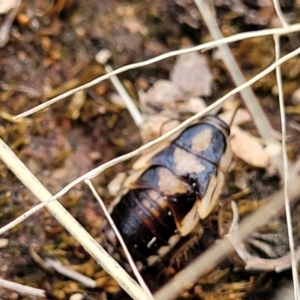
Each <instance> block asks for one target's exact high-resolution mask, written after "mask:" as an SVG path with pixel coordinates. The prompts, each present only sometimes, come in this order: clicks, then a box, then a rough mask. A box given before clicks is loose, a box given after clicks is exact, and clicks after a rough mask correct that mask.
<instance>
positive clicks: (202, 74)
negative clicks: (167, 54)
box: [170, 52, 213, 96]
mask: <svg viewBox="0 0 300 300" xmlns="http://www.w3.org/2000/svg"><path fill="white" fill-rule="evenodd" d="M170 77H171V80H172V82H173V83H174V85H175V86H177V88H178V89H179V90H180V91H182V92H183V93H185V94H187V95H189V96H209V95H210V94H211V84H212V80H213V76H212V74H211V71H210V69H209V67H208V64H207V60H206V57H205V56H204V55H200V54H198V53H196V52H192V53H189V54H184V55H180V56H179V57H178V58H177V61H176V64H175V66H174V68H173V70H172V71H171V75H170Z"/></svg>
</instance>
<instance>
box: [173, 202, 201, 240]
mask: <svg viewBox="0 0 300 300" xmlns="http://www.w3.org/2000/svg"><path fill="white" fill-rule="evenodd" d="M199 219H200V218H199V215H198V213H197V203H195V205H194V206H193V207H192V209H191V210H190V211H189V212H188V213H187V214H186V215H185V217H184V218H183V220H182V221H181V222H177V220H176V218H175V222H176V226H177V228H178V230H179V232H180V234H181V235H182V236H185V235H188V234H189V233H191V232H192V231H193V230H194V228H195V227H196V225H197V224H198V222H199Z"/></svg>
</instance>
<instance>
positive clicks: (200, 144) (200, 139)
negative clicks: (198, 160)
mask: <svg viewBox="0 0 300 300" xmlns="http://www.w3.org/2000/svg"><path fill="white" fill-rule="evenodd" d="M212 136H213V133H212V129H211V128H210V127H208V128H204V129H203V130H202V131H200V132H198V133H197V134H196V135H195V136H194V137H193V138H192V144H191V150H192V151H193V152H196V153H199V152H202V151H204V150H206V149H207V148H209V146H210V144H211V140H212Z"/></svg>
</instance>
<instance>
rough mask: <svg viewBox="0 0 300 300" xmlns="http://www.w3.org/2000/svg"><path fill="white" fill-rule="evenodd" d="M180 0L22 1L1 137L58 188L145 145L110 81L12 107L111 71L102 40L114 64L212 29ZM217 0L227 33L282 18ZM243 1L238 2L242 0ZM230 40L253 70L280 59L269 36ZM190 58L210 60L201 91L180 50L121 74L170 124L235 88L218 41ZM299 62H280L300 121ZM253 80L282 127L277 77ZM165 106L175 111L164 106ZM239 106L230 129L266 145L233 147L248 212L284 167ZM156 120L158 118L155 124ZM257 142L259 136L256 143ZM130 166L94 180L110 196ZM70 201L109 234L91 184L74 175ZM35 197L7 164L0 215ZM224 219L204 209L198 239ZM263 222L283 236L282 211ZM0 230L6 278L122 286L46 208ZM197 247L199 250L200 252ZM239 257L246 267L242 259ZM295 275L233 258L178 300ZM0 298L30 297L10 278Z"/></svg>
mask: <svg viewBox="0 0 300 300" xmlns="http://www.w3.org/2000/svg"><path fill="white" fill-rule="evenodd" d="M2 2H3V1H2ZM2 2H0V3H2ZM4 2H5V1H4ZM177 2H180V5H181V6H178V5H175V4H171V3H170V2H168V1H153V2H151V3H131V2H122V3H121V2H119V1H102V2H101V4H99V3H97V2H95V1H85V3H81V2H80V1H74V0H68V1H55V2H52V1H46V2H43V3H41V2H36V1H29V2H26V1H25V2H22V4H21V6H20V8H19V9H18V11H17V14H16V17H15V18H14V22H13V23H12V26H11V27H10V31H9V40H8V43H7V44H6V46H5V47H3V48H1V49H0V52H1V55H0V137H1V138H2V139H3V140H5V141H6V142H7V143H8V144H9V145H10V147H11V148H12V149H13V150H14V151H15V153H16V154H17V155H18V156H19V157H20V158H21V159H22V160H23V161H24V162H25V163H26V165H27V166H28V167H29V168H30V169H31V170H32V172H33V173H34V174H36V175H37V176H38V177H39V179H40V180H41V181H42V182H43V183H44V184H45V185H46V186H47V188H49V190H51V191H52V192H57V191H58V190H60V189H61V188H62V187H63V186H64V185H65V184H67V183H69V182H70V181H72V180H73V179H74V178H76V177H78V176H79V175H81V174H83V173H85V172H86V171H88V170H90V169H92V168H93V167H94V166H97V165H99V164H101V163H103V162H106V161H108V160H110V159H112V158H114V157H117V156H119V155H120V154H122V153H126V152H128V151H130V150H133V149H135V148H137V146H138V145H140V144H141V138H140V133H139V131H138V129H137V128H136V127H135V125H134V124H133V122H132V120H131V118H130V116H129V114H128V113H127V112H126V110H124V108H123V107H122V106H121V105H119V104H118V103H116V102H114V101H108V99H110V98H111V96H112V95H113V93H114V88H113V87H112V85H111V84H110V83H109V82H103V83H101V84H99V85H98V86H97V87H95V88H92V89H89V90H87V91H84V92H82V93H78V94H76V95H74V97H72V98H71V99H69V100H67V101H63V102H60V103H57V104H56V105H55V106H53V107H50V108H49V109H47V110H45V111H42V112H40V113H37V114H35V115H33V116H32V117H30V118H27V119H24V120H20V121H17V122H16V121H14V120H13V119H12V116H13V115H16V114H18V113H20V112H21V111H25V110H27V109H28V108H31V107H33V106H36V105H38V104H39V103H41V102H44V101H45V99H46V98H51V97H53V96H55V95H58V94H60V93H62V92H63V91H66V90H68V89H70V88H72V87H75V86H78V85H80V84H83V83H85V82H88V81H89V80H91V79H93V78H95V77H96V76H99V75H100V74H104V73H105V70H104V68H103V67H102V66H100V65H99V63H97V62H95V59H94V57H95V55H96V54H97V53H98V52H99V50H101V49H102V48H107V49H109V50H110V51H111V53H112V66H113V67H114V68H117V67H119V66H122V65H125V64H127V63H131V62H136V61H142V60H144V59H147V58H149V57H154V56H156V55H159V54H161V53H163V52H167V51H169V50H173V49H179V48H181V47H184V46H186V45H187V44H193V43H199V41H201V42H203V41H206V40H208V39H210V36H209V34H208V32H207V30H206V29H205V26H204V25H203V24H201V21H200V19H199V15H198V13H196V12H195V9H194V7H193V5H191V4H190V3H188V5H185V4H184V1H177ZM218 2H219V3H220V5H222V9H220V10H217V12H218V15H217V17H218V19H219V23H220V24H221V29H222V31H223V33H224V34H225V35H229V34H234V33H237V32H242V31H246V30H249V27H247V26H248V25H247V23H249V22H250V23H252V25H251V26H254V27H252V29H253V28H254V29H261V27H260V26H261V24H264V26H266V24H270V26H273V24H274V23H275V21H274V20H275V18H276V16H275V13H274V10H273V9H271V8H270V7H266V8H262V7H259V6H255V7H253V6H250V7H249V6H247V5H246V2H245V3H243V4H242V6H237V5H236V6H235V7H236V8H239V7H241V8H242V9H243V10H240V11H235V10H233V11H229V10H228V9H226V3H227V2H228V1H218ZM247 2H249V1H247ZM290 2H292V1H290ZM230 3H232V1H230ZM235 3H239V5H241V1H235ZM253 11H255V14H253ZM249 12H251V13H249ZM293 12H294V14H290V15H289V16H291V18H292V17H293V16H294V19H293V20H292V22H297V21H299V17H298V16H299V4H297V6H295V7H294V11H293ZM8 13H9V12H8ZM178 16H179V17H178ZM253 16H255V18H254V17H253ZM6 17H7V15H1V16H0V22H1V25H0V26H3V25H4V22H5V18H6ZM250 17H251V18H250ZM178 20H180V21H181V22H182V23H181V24H180V23H179V22H178ZM255 20H256V21H257V23H255V22H254V21H255ZM253 23H255V24H254V25H253ZM124 24H125V26H124ZM182 24H183V25H182ZM257 24H258V25H257ZM190 25H192V27H190ZM200 25H201V26H200ZM285 40H286V44H285V45H284V51H283V52H284V53H287V52H289V51H291V50H292V49H294V48H296V47H298V46H299V36H298V34H294V35H289V36H287V37H286V38H285ZM128 41H130V42H128ZM187 41H188V42H187ZM231 47H232V50H233V52H234V54H235V57H236V59H237V61H238V62H239V63H240V65H241V67H242V70H243V72H244V74H245V76H246V77H249V78H250V77H251V76H253V74H256V73H258V72H259V71H261V70H262V69H263V68H265V67H266V66H267V65H268V64H269V63H270V62H271V61H272V60H273V58H274V57H273V53H272V51H273V50H272V49H273V48H272V47H273V42H272V39H271V38H266V37H264V38H257V39H251V40H245V41H242V42H239V43H235V44H234V45H232V46H231ZM200 57H202V58H200ZM203 57H205V59H204V58H203ZM214 58H216V59H214ZM193 59H195V61H194V60H192V61H193V62H194V63H193V64H192V67H196V66H198V65H199V67H197V68H201V69H202V68H204V69H205V70H206V71H205V73H206V74H207V76H205V79H204V80H203V82H201V83H203V84H204V83H205V84H204V86H203V87H202V89H201V91H200V90H198V88H200V85H197V81H196V83H195V81H194V80H196V79H197V78H198V79H197V80H198V81H199V80H201V76H203V73H200V72H199V70H197V68H194V69H193V68H192V69H185V67H180V65H177V64H176V62H175V61H174V60H166V61H162V62H161V63H159V64H156V65H153V66H149V67H147V68H144V69H140V70H135V71H132V72H128V73H126V74H124V75H122V76H120V79H121V80H123V82H124V83H125V84H126V86H127V88H128V91H129V93H130V94H131V95H132V96H133V98H134V97H135V96H136V95H137V94H140V95H141V94H142V93H141V91H143V92H144V93H145V92H146V96H145V97H148V98H147V99H146V100H145V98H143V96H141V97H140V100H141V104H140V105H141V108H142V109H143V105H144V102H147V101H148V102H150V103H151V104H152V105H153V106H152V107H151V108H152V110H150V111H149V112H147V113H148V114H153V113H154V114H157V112H158V111H160V110H162V116H161V115H160V116H159V118H161V121H160V122H161V123H164V122H165V121H167V120H168V118H169V117H170V115H172V114H174V115H175V116H176V118H177V117H178V116H181V115H183V116H184V117H185V116H187V115H189V114H191V112H192V113H194V112H195V110H196V111H199V110H200V108H201V107H205V105H207V104H209V103H211V102H212V101H214V100H215V99H217V98H219V97H220V96H221V95H223V94H224V93H225V92H226V91H228V90H230V89H232V82H231V80H230V78H229V76H228V73H227V71H226V69H225V68H224V65H223V63H222V61H221V60H220V59H217V52H215V51H211V52H207V53H204V54H201V56H200V55H199V54H194V55H193ZM205 60H206V63H204V61H205ZM179 61H180V58H179ZM174 65H176V67H175V68H174ZM173 68H174V69H173ZM172 70H173V73H172ZM186 70H187V73H185V72H186ZM299 70H300V68H299V62H298V59H293V60H291V61H290V62H289V63H287V64H285V65H284V66H283V67H282V72H283V74H284V75H283V77H284V79H286V80H285V81H284V92H285V98H286V100H287V102H286V104H287V105H288V106H289V107H291V109H290V110H289V115H288V121H289V122H292V121H293V122H296V123H299V122H300V120H299V112H298V110H297V106H294V105H295V104H298V100H297V99H298V96H297V94H296V90H297V89H298V88H299V87H298V82H299V76H300V74H299ZM170 73H172V74H173V75H172V76H173V77H172V78H173V82H172V81H169V74H170ZM178 74H179V75H180V76H184V77H183V78H185V79H186V82H187V83H188V85H187V86H185V87H184V88H183V90H180V89H179V88H178V82H179V79H176V80H175V78H182V77H180V76H179V75H178ZM210 74H211V75H210ZM175 75H176V76H175ZM177 76H179V77H177ZM189 76H192V78H189ZM198 76H200V77H198ZM211 76H212V77H213V81H212V78H211ZM199 78H200V79H199ZM125 79H126V81H124V80H125ZM174 82H176V84H175V83H174ZM181 82H182V80H180V83H181ZM174 84H175V87H174ZM150 86H151V89H149V87H150ZM195 87H196V88H195ZM254 89H255V91H256V93H257V94H258V95H259V98H260V100H261V105H262V106H263V108H264V110H265V112H266V114H267V117H268V118H269V120H270V122H271V123H272V125H273V127H274V129H275V130H277V131H279V129H280V122H279V118H278V104H277V92H278V91H277V90H276V88H275V77H274V76H273V75H270V76H267V77H266V78H265V79H264V80H261V81H259V82H258V83H257V84H255V85H254ZM147 90H148V91H147ZM194 92H195V93H196V96H199V95H200V96H203V97H205V101H203V99H200V98H190V96H192V95H194V94H193V93H194ZM187 94H188V95H187ZM166 95H170V96H172V99H171V100H170V101H166V100H167V98H166ZM292 95H293V97H292V98H291V96H292ZM191 99H194V100H191ZM168 100H169V99H168ZM143 101H144V102H143ZM167 105H170V107H168V106H167ZM189 105H190V106H189ZM191 107H192V108H191ZM195 107H196V108H195ZM168 110H169V114H167V115H163V114H164V113H166V111H168ZM241 112H243V110H241ZM241 114H242V113H238V114H237V117H236V119H238V118H241V121H235V122H236V123H235V124H238V126H240V127H239V129H233V132H234V130H236V132H238V133H237V134H235V137H234V138H233V141H232V143H235V142H238V143H240V144H243V145H246V144H247V145H248V146H247V148H248V150H249V148H250V147H251V150H252V149H254V148H253V146H252V145H253V143H255V147H256V149H257V150H255V151H254V150H252V151H247V152H244V151H241V148H240V147H236V155H237V156H238V157H239V158H237V159H236V160H235V162H234V165H233V169H232V171H231V173H230V174H229V176H228V184H227V185H226V187H225V189H224V195H222V197H221V200H222V199H224V198H230V196H231V195H234V194H235V193H238V192H239V191H240V189H242V188H247V189H248V190H249V191H250V192H249V194H247V195H246V196H245V195H244V196H241V197H240V198H238V199H236V200H237V203H238V207H239V213H240V215H241V217H243V216H244V215H247V214H249V213H250V212H251V211H254V210H256V209H258V208H259V207H260V205H261V204H262V203H264V201H265V199H266V198H267V197H268V196H270V195H272V194H273V192H274V191H275V190H276V189H277V188H278V186H279V178H278V175H277V174H274V173H273V172H272V173H269V172H268V169H267V165H268V155H267V154H266V151H264V148H263V146H262V144H261V143H260V141H259V140H258V138H259V137H258V134H257V131H256V129H255V128H254V127H253V124H252V121H251V119H249V118H248V117H247V112H246V111H244V116H241V117H239V116H240V115H241ZM149 119H150V117H149ZM176 122H178V121H177V120H174V123H173V124H172V123H171V122H170V123H169V124H167V125H166V127H165V130H168V128H172V127H174V124H175V123H176ZM157 123H158V122H157V119H156V120H155V121H154V124H157ZM152 124H153V123H152ZM152 126H153V125H150V127H152ZM168 126H169V127H168ZM156 127H157V128H156V131H159V130H160V127H161V126H156ZM156 134H157V133H156ZM288 136H289V144H288V151H289V152H288V154H289V157H290V159H291V161H292V162H295V163H297V162H299V157H300V151H299V149H300V143H299V132H298V130H296V129H294V128H289V131H288ZM153 138H154V135H150V137H149V136H148V137H146V138H144V137H143V139H145V140H151V139H153ZM234 139H236V141H234ZM249 143H252V144H250V146H249ZM246 153H247V154H246ZM129 168H130V164H129V163H128V164H127V163H126V164H123V165H118V166H116V167H115V168H113V169H112V170H108V171H107V172H105V173H104V174H102V175H101V176H99V178H97V179H95V183H96V185H97V188H98V192H99V193H100V195H101V196H102V197H103V198H104V199H106V200H107V202H109V200H110V199H111V196H110V195H109V193H108V191H107V189H106V186H107V185H108V183H109V182H110V181H111V179H112V178H113V177H114V176H115V174H117V173H121V172H123V171H125V170H128V169H129ZM241 181H242V182H241ZM61 202H62V204H63V205H64V206H65V207H67V208H68V210H69V211H70V212H71V213H72V215H73V216H74V217H75V218H76V219H77V220H79V221H80V222H81V224H82V225H83V226H84V227H85V228H87V230H88V231H89V232H90V233H91V234H92V235H93V236H94V237H95V238H96V239H97V240H99V241H100V240H101V237H100V236H99V228H100V226H101V222H102V221H103V215H102V212H101V210H100V209H99V207H98V204H97V203H96V202H95V200H94V199H93V197H92V195H91V193H90V192H88V191H87V190H86V187H85V186H84V185H82V186H77V187H76V188H75V189H73V190H72V191H71V192H69V193H68V194H67V195H66V196H65V197H63V199H61ZM36 203H37V202H36V199H34V197H33V196H32V195H31V193H30V192H28V191H27V190H26V189H25V188H24V187H23V186H22V185H21V184H20V182H19V181H18V180H16V179H15V177H14V176H13V175H12V174H11V173H10V172H9V171H8V170H7V168H6V167H5V165H3V164H2V163H0V205H1V213H0V225H1V226H2V225H5V224H6V223H8V222H9V221H11V220H13V219H15V218H16V217H17V216H19V215H20V214H22V213H23V212H25V211H26V210H27V209H29V208H30V207H32V206H33V205H34V204H36ZM225 208H226V209H225V212H224V214H228V219H229V220H230V217H231V215H230V209H227V207H225ZM293 212H294V214H295V216H294V219H293V220H294V232H295V237H296V241H297V242H298V243H299V237H300V232H299V226H300V225H299V222H298V218H297V213H298V212H299V207H298V205H295V207H294V208H293ZM216 219H217V218H216V216H211V218H209V220H207V223H206V229H207V231H208V232H209V233H211V236H212V237H211V236H209V235H207V236H206V239H204V240H203V242H202V243H203V244H201V245H200V249H202V248H206V247H208V246H209V245H211V243H213V242H214V241H215V238H217V237H218V234H217V228H216V227H214V226H216ZM225 227H226V226H225ZM261 231H262V232H263V233H270V232H271V233H272V234H273V233H274V231H275V232H278V231H279V232H280V233H281V234H282V236H284V234H285V232H286V227H285V219H284V217H283V216H281V215H280V216H277V217H274V221H273V222H272V223H271V224H269V226H267V228H262V229H261ZM2 238H3V240H1V241H2V243H1V249H0V265H1V268H0V271H1V276H2V277H3V278H4V279H7V280H10V281H14V282H17V283H20V284H24V285H28V286H32V287H39V288H42V289H45V290H46V291H47V293H48V295H49V297H52V298H54V299H71V297H73V296H74V297H75V296H76V295H77V296H78V297H80V295H87V297H90V298H98V299H105V297H112V296H111V294H113V293H114V292H116V291H117V290H119V288H118V286H117V285H116V283H115V281H114V280H112V279H111V278H110V277H109V276H107V274H106V273H105V272H104V271H103V270H101V268H100V267H99V266H97V265H96V264H95V263H94V261H93V260H92V259H91V258H90V257H89V256H88V255H87V254H86V252H85V251H84V249H82V247H81V246H80V245H79V244H78V243H77V242H76V241H75V240H74V239H72V238H70V237H69V236H68V235H67V234H66V232H65V230H64V229H63V228H62V227H61V226H60V225H59V224H58V223H57V222H56V221H55V220H54V219H53V218H52V217H51V216H50V214H49V213H48V212H47V211H46V210H41V211H39V212H38V213H36V214H35V215H33V216H31V217H30V218H29V219H28V220H26V221H25V222H23V223H21V224H20V225H18V226H17V227H15V228H14V229H13V230H11V231H10V232H7V233H6V234H5V235H4V236H3V237H2ZM33 244H37V245H38V248H37V250H36V252H37V254H38V255H39V256H40V257H41V258H42V259H46V258H47V257H51V258H54V259H59V260H60V261H63V262H65V264H66V265H69V266H71V267H72V268H73V269H75V270H76V271H77V272H79V273H82V274H85V275H86V276H88V277H90V278H92V279H94V280H95V281H96V283H97V288H96V289H95V290H90V289H86V288H85V287H84V286H82V285H81V284H79V283H78V282H75V281H72V280H70V279H68V278H67V277H65V276H63V275H60V274H58V273H54V274H52V273H49V271H46V270H44V269H42V268H41V267H40V266H39V265H38V264H37V262H36V261H35V260H34V258H33V256H32V252H31V251H30V250H29V249H30V246H31V245H33ZM250 246H251V245H250ZM250 246H249V247H250ZM201 247H202V248H201ZM285 250H286V249H285ZM256 251H257V249H256ZM196 252H197V251H196ZM196 254H197V253H195V252H193V251H192V255H194V256H195V255H196ZM237 266H239V270H236V268H237ZM155 276H156V275H153V274H151V275H150V281H151V280H152V284H153V285H154V286H155V285H156V286H155V288H157V285H159V284H160V282H157V281H155V280H154V279H155ZM289 278H290V274H289V273H288V272H287V273H284V274H280V275H277V274H276V275H275V274H274V273H260V272H252V273H247V272H245V271H244V270H243V269H242V266H240V265H238V263H237V261H236V260H234V261H233V262H230V261H225V262H223V263H222V264H221V265H220V266H219V267H218V268H217V269H216V270H214V271H213V273H211V274H208V275H207V276H206V277H204V278H202V279H201V280H200V281H199V282H198V283H197V285H196V286H195V287H191V288H190V289H189V290H188V291H186V292H185V293H184V294H183V295H182V296H181V299H254V298H255V297H256V298H259V297H260V298H262V297H270V295H272V293H273V289H275V288H276V286H277V285H279V284H280V282H282V281H286V280H288V279H289ZM103 292H105V293H106V294H103ZM0 298H1V299H7V300H8V299H26V297H25V298H24V297H23V298H21V296H20V295H18V294H17V293H16V292H12V291H9V290H7V289H2V288H0ZM28 299H31V298H28Z"/></svg>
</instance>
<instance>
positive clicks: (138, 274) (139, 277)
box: [84, 179, 154, 300]
mask: <svg viewBox="0 0 300 300" xmlns="http://www.w3.org/2000/svg"><path fill="white" fill-rule="evenodd" d="M84 182H85V183H86V184H87V185H88V186H89V188H90V190H91V191H92V193H93V195H94V196H95V198H96V199H97V201H98V203H99V204H100V206H101V208H102V210H103V212H104V214H105V217H106V219H107V220H108V222H109V224H110V225H111V227H112V229H113V231H114V233H115V234H116V236H117V238H118V240H119V242H120V244H121V246H122V248H123V250H124V252H125V255H126V257H127V259H128V262H129V264H130V266H131V269H132V271H133V273H134V275H135V277H136V279H137V281H138V283H139V284H140V286H141V287H142V288H143V290H144V291H145V293H146V294H147V295H148V297H149V299H150V300H154V298H153V296H152V293H151V292H150V290H149V288H148V286H147V285H146V283H145V281H144V279H143V278H142V276H141V274H140V272H139V271H138V269H137V267H136V265H135V263H134V261H133V259H132V257H131V255H130V253H129V251H128V248H127V246H126V244H125V242H124V240H123V238H122V235H121V234H120V232H119V230H118V228H117V227H116V225H115V223H114V221H113V219H112V217H111V216H110V214H109V212H108V211H107V209H106V207H105V205H104V203H103V201H102V199H101V197H100V196H99V194H98V193H97V191H96V189H95V188H94V186H93V184H92V182H91V181H90V180H89V179H86V180H85V181H84Z"/></svg>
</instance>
